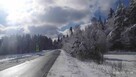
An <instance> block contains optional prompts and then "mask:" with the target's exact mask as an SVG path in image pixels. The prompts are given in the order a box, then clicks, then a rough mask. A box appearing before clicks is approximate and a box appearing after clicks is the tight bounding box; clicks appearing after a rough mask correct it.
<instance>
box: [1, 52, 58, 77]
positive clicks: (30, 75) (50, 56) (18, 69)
mask: <svg viewBox="0 0 136 77" xmlns="http://www.w3.org/2000/svg"><path fill="white" fill-rule="evenodd" d="M59 54H60V50H54V51H49V52H46V53H45V55H44V56H42V57H40V58H37V59H35V60H32V61H28V62H25V63H23V64H20V65H17V66H14V67H11V68H8V69H6V70H3V71H0V77H46V75H47V73H48V72H49V70H50V68H51V67H52V65H53V63H54V62H55V60H56V58H57V57H58V55H59Z"/></svg>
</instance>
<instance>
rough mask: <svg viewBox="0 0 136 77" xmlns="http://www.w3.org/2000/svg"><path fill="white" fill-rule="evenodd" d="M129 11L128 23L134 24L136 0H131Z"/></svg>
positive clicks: (135, 19)
mask: <svg viewBox="0 0 136 77" xmlns="http://www.w3.org/2000/svg"><path fill="white" fill-rule="evenodd" d="M129 9H130V11H129V20H130V24H131V25H133V24H136V0H131V2H130V8H129Z"/></svg>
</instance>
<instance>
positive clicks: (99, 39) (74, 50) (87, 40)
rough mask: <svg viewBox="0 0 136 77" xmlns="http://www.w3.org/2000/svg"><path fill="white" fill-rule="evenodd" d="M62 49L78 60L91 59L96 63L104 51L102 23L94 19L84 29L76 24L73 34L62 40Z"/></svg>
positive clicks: (104, 37) (104, 39) (104, 41)
mask: <svg viewBox="0 0 136 77" xmlns="http://www.w3.org/2000/svg"><path fill="white" fill-rule="evenodd" d="M63 49H64V50H66V51H67V52H68V53H69V54H71V55H72V56H73V57H76V58H78V59H80V60H85V59H92V60H94V61H97V62H98V63H100V62H102V60H103V53H105V52H106V34H105V33H104V31H103V29H102V25H101V24H100V23H99V22H98V21H96V20H95V22H93V24H92V25H90V24H89V25H88V27H86V29H85V31H82V30H81V29H80V27H79V26H77V27H76V28H75V29H74V33H73V35H72V36H70V37H68V38H66V39H65V40H63Z"/></svg>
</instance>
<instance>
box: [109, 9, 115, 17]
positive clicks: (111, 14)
mask: <svg viewBox="0 0 136 77" xmlns="http://www.w3.org/2000/svg"><path fill="white" fill-rule="evenodd" d="M113 15H114V10H113V9H112V8H110V13H109V14H108V18H112V17H113Z"/></svg>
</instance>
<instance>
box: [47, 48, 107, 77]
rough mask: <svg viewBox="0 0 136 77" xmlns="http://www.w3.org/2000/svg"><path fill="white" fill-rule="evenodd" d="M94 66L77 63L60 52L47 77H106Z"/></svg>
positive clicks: (92, 64)
mask: <svg viewBox="0 0 136 77" xmlns="http://www.w3.org/2000/svg"><path fill="white" fill-rule="evenodd" d="M95 66H96V64H95V63H90V62H82V61H79V60H77V59H75V58H73V57H71V56H69V55H68V54H66V53H65V52H64V51H63V50H62V52H61V54H60V56H59V57H58V59H57V60H56V62H55V64H54V65H53V67H52V68H51V69H50V71H49V73H48V75H47V77H90V76H92V77H102V76H104V77H106V76H105V75H104V74H103V73H102V72H101V71H98V70H97V69H95ZM96 67H97V66H96Z"/></svg>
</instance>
